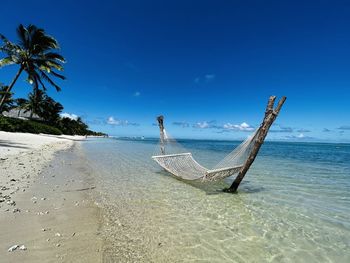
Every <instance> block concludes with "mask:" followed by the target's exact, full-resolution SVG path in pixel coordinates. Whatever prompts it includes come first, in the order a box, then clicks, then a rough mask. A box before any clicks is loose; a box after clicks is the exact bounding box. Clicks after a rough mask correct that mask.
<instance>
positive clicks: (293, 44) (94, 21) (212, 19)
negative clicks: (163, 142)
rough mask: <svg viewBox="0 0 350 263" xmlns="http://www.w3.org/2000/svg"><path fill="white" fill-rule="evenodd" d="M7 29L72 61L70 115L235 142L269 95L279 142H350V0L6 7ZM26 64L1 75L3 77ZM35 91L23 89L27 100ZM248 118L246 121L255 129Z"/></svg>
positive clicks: (66, 88)
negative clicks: (35, 30)
mask: <svg viewBox="0 0 350 263" xmlns="http://www.w3.org/2000/svg"><path fill="white" fill-rule="evenodd" d="M1 10H2V12H1V16H0V25H1V27H0V32H1V33H2V34H4V35H5V36H7V37H8V38H10V39H11V40H15V39H16V34H15V29H16V27H17V26H18V24H19V23H23V24H25V25H28V24H30V23H32V24H35V25H37V26H39V27H42V28H44V29H45V30H46V31H47V33H49V34H51V35H53V36H54V37H55V38H56V39H57V40H58V41H59V43H60V45H61V53H62V55H63V56H65V57H66V59H67V63H66V64H65V75H66V76H67V80H66V81H64V82H62V83H61V86H62V91H61V92H60V93H57V92H55V91H54V90H53V89H51V91H50V92H49V94H50V95H51V96H52V97H53V98H55V99H56V100H58V101H60V102H61V103H62V104H63V105H64V106H65V110H64V112H65V113H69V114H76V115H79V116H81V117H82V118H83V119H84V120H86V121H87V122H88V123H89V126H90V127H91V128H92V129H94V130H99V131H104V132H107V133H109V134H112V135H119V136H125V135H131V136H134V135H138V136H141V135H144V136H157V134H158V130H157V127H155V126H154V125H153V123H154V122H155V120H154V119H155V117H156V116H157V115H158V114H164V115H165V116H166V127H167V130H168V131H169V132H170V133H171V134H172V135H173V136H176V137H186V138H217V139H237V138H243V137H246V136H247V134H248V132H246V131H239V130H250V127H256V126H257V125H259V123H260V121H261V119H262V117H263V113H264V110H265V104H266V102H267V99H268V97H269V95H272V94H273V95H277V96H282V95H286V96H287V97H288V99H287V101H286V104H285V106H284V108H283V109H282V112H281V114H280V116H279V118H278V119H277V125H275V126H274V127H273V128H272V130H273V132H271V133H270V135H269V138H270V139H282V140H298V141H299V140H300V141H303V140H321V141H322V140H328V141H343V142H345V141H348V142H349V141H350V117H349V116H350V71H349V70H350V4H349V2H348V1H218V0H216V1H189V0H187V1H151V0H150V1H146V0H145V1H132V0H130V1H103V0H99V1H84V2H82V1H56V2H50V1H28V0H26V1H16V2H14V1H9V0H3V1H1ZM16 69H17V68H16V66H10V67H6V68H2V69H0V82H3V83H5V84H6V83H8V82H10V80H11V79H12V78H13V76H14V73H15V71H16ZM29 91H30V86H29V84H27V83H26V82H24V79H21V80H20V81H19V82H18V83H17V84H16V86H15V87H14V92H15V93H16V96H24V95H25V94H27V93H28V92H29ZM242 123H246V124H248V125H249V126H248V125H245V124H243V125H242Z"/></svg>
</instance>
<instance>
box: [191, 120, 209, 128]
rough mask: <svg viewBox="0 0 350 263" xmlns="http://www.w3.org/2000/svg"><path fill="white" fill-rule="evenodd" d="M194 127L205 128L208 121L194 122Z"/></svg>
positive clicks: (207, 126) (207, 125)
mask: <svg viewBox="0 0 350 263" xmlns="http://www.w3.org/2000/svg"><path fill="white" fill-rule="evenodd" d="M193 127H194V128H199V129H206V128H209V123H208V122H206V121H203V122H197V123H196V124H194V125H193Z"/></svg>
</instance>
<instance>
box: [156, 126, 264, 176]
mask: <svg viewBox="0 0 350 263" xmlns="http://www.w3.org/2000/svg"><path fill="white" fill-rule="evenodd" d="M160 127H161V126H160ZM161 128H162V127H161ZM257 131H258V130H257ZM257 131H255V132H253V134H252V135H251V136H249V137H248V138H247V139H246V140H245V141H243V142H242V143H241V144H240V145H238V146H237V147H236V148H235V149H234V150H233V151H232V152H231V153H230V154H228V155H227V156H226V157H225V158H224V159H223V160H222V161H221V162H219V163H218V164H217V165H215V166H214V167H213V168H212V169H207V168H205V167H203V166H202V165H200V164H199V163H198V162H197V161H196V160H195V159H194V158H193V156H192V153H190V152H180V153H174V154H165V145H167V144H168V146H171V145H174V144H175V145H176V146H178V145H177V143H176V142H175V141H173V140H169V139H168V137H167V136H166V132H165V129H164V128H163V129H161V140H160V142H161V145H160V149H161V153H162V154H160V155H154V156H152V159H153V160H155V161H156V162H157V163H158V164H159V165H160V166H161V167H163V168H164V169H165V170H166V171H168V172H169V173H171V174H173V175H174V176H176V177H178V178H181V179H183V180H189V181H194V180H201V181H217V180H221V179H224V178H226V177H229V176H231V175H234V174H236V173H238V172H239V171H240V170H241V168H242V166H243V164H244V162H245V161H246V159H247V157H248V155H249V153H250V151H251V149H252V147H253V145H254V142H255V139H256V137H257ZM175 148H179V147H175ZM180 149H181V147H180Z"/></svg>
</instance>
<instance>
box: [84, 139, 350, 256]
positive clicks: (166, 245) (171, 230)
mask: <svg viewBox="0 0 350 263" xmlns="http://www.w3.org/2000/svg"><path fill="white" fill-rule="evenodd" d="M184 144H185V146H186V147H187V148H188V149H189V150H190V151H191V152H193V155H194V157H195V158H196V160H198V161H199V162H200V163H201V164H204V165H205V166H207V167H212V166H214V165H215V164H216V163H217V162H218V161H219V160H220V159H221V158H222V157H223V156H225V154H227V153H228V152H230V151H231V149H232V144H233V143H232V142H215V141H184ZM155 146H156V145H155V143H153V142H142V141H122V140H112V139H107V140H93V141H88V142H86V143H84V144H83V149H84V152H85V154H86V156H87V158H88V159H89V160H90V164H91V166H92V167H93V170H94V173H96V184H97V190H98V192H97V193H96V198H97V199H98V201H99V202H100V204H101V206H102V208H103V215H104V222H103V225H102V233H103V236H104V238H105V240H106V242H105V244H106V245H105V248H104V260H105V262H116V261H118V262H125V261H129V262H135V261H142V262H192V261H196V262H197V261H200V262H270V261H272V262H306V261H307V262H350V223H349V218H350V191H349V190H350V167H349V163H350V160H349V159H350V146H349V145H332V144H295V143H294V144H292V143H266V144H265V145H264V147H263V149H262V151H261V154H260V155H259V157H258V158H257V160H256V161H255V163H254V165H253V166H252V168H251V170H250V171H249V174H248V175H247V177H246V179H245V180H244V183H243V184H242V185H241V187H240V189H239V194H234V195H231V194H226V193H222V192H221V189H223V188H224V187H227V186H229V183H230V180H227V181H224V182H219V183H215V184H208V185H202V184H188V183H185V182H182V181H179V180H177V179H175V178H173V177H172V176H170V175H169V174H168V173H166V172H164V171H162V170H161V169H160V168H159V167H158V166H157V164H156V163H154V162H153V161H152V160H151V158H150V157H151V155H152V153H153V152H154V148H155ZM231 180H232V179H231Z"/></svg>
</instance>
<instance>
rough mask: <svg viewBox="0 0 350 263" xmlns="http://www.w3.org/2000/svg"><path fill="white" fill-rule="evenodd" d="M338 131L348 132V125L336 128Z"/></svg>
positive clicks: (349, 128)
mask: <svg viewBox="0 0 350 263" xmlns="http://www.w3.org/2000/svg"><path fill="white" fill-rule="evenodd" d="M338 130H343V131H349V130H350V125H342V126H340V127H339V128H338Z"/></svg>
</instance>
